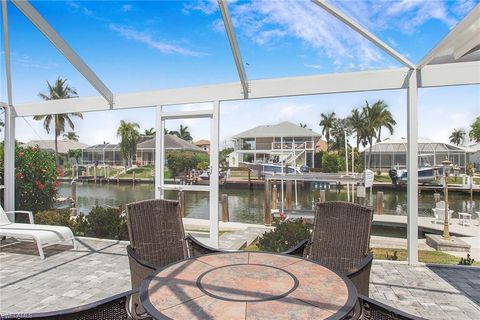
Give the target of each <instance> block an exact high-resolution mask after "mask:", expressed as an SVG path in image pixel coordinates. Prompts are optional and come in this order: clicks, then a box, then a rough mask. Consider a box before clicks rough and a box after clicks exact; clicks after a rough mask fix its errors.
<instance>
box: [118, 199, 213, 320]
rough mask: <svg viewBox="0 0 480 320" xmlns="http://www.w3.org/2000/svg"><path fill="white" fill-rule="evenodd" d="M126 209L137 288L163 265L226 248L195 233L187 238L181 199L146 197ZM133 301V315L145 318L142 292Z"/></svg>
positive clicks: (132, 277) (133, 284)
mask: <svg viewBox="0 0 480 320" xmlns="http://www.w3.org/2000/svg"><path fill="white" fill-rule="evenodd" d="M126 209H127V226H128V235H129V238H130V245H129V246H127V254H128V259H129V264H130V274H131V280H132V288H133V289H136V288H138V287H139V286H140V284H141V283H142V280H143V279H145V278H146V277H147V276H148V275H149V274H150V273H151V272H152V271H154V270H156V269H158V268H160V267H163V266H166V265H168V264H170V263H173V262H177V261H180V260H183V259H186V258H189V257H197V256H201V255H203V254H207V253H214V252H220V251H222V250H218V249H214V248H210V247H208V246H205V245H203V244H202V243H200V242H199V241H197V240H195V238H193V237H192V236H191V235H188V236H186V237H185V232H184V229H183V222H182V217H181V214H180V206H179V203H178V201H173V200H157V199H154V200H145V201H139V202H134V203H130V204H128V205H127V206H126ZM132 300H133V301H134V303H133V308H134V310H131V311H132V314H134V315H135V316H136V317H137V318H142V317H143V315H144V310H143V308H142V307H141V304H140V303H139V300H138V294H137V295H134V296H133V298H132Z"/></svg>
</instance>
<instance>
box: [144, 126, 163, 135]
mask: <svg viewBox="0 0 480 320" xmlns="http://www.w3.org/2000/svg"><path fill="white" fill-rule="evenodd" d="M165 130H166V129H165ZM143 134H144V135H145V136H147V137H151V136H154V135H155V129H154V128H150V129H145V132H144V133H143Z"/></svg>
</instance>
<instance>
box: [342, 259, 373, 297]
mask: <svg viewBox="0 0 480 320" xmlns="http://www.w3.org/2000/svg"><path fill="white" fill-rule="evenodd" d="M372 261H373V253H371V252H369V253H368V254H367V255H366V256H365V258H363V259H362V260H361V261H360V262H359V263H358V264H357V266H356V267H355V268H354V269H353V270H352V271H350V272H349V273H348V274H347V277H348V278H349V279H350V280H351V281H352V282H353V284H354V285H355V287H356V288H357V291H358V293H359V294H363V295H365V296H367V297H368V294H369V291H370V289H369V285H370V269H371V268H372Z"/></svg>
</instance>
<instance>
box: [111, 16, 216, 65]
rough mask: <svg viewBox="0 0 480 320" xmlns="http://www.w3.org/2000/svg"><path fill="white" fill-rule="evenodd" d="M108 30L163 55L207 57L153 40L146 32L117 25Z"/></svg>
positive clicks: (197, 52)
mask: <svg viewBox="0 0 480 320" xmlns="http://www.w3.org/2000/svg"><path fill="white" fill-rule="evenodd" d="M109 28H110V29H111V30H113V31H115V32H117V33H118V34H119V35H121V36H122V37H124V38H125V39H127V40H133V41H136V42H139V43H143V44H146V45H147V46H149V47H150V48H153V49H155V50H158V51H160V52H161V53H165V54H179V55H182V56H191V57H199V56H205V55H208V54H206V53H203V52H199V51H194V50H190V49H186V48H183V47H181V46H179V45H175V44H171V43H167V42H165V41H161V40H157V39H154V37H153V35H152V34H150V33H148V32H140V31H136V30H134V29H132V28H129V27H125V26H121V25H117V24H113V23H111V24H109Z"/></svg>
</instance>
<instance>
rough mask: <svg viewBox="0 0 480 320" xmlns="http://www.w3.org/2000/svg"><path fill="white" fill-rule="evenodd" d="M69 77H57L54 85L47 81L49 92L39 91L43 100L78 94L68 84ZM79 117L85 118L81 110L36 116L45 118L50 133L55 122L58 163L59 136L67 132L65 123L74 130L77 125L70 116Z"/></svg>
mask: <svg viewBox="0 0 480 320" xmlns="http://www.w3.org/2000/svg"><path fill="white" fill-rule="evenodd" d="M66 82H67V79H62V78H60V77H58V78H57V80H56V81H55V84H54V85H53V86H52V85H51V84H50V82H48V81H47V85H48V94H43V93H39V94H38V95H39V97H40V98H42V99H43V100H57V99H69V98H74V97H76V96H77V91H75V89H74V88H72V87H70V86H69V85H68V84H66ZM71 116H73V117H79V118H80V119H83V115H82V114H81V113H80V112H73V113H63V114H48V115H41V116H34V117H33V119H35V120H43V127H44V128H45V131H47V133H50V127H51V125H52V123H53V126H54V133H55V162H56V164H57V165H58V137H59V136H60V134H61V133H62V132H65V124H68V126H69V127H70V128H71V129H72V130H74V129H75V125H74V124H73V121H72V119H70V117H71Z"/></svg>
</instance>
